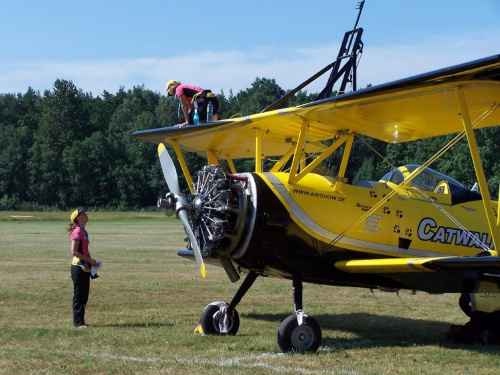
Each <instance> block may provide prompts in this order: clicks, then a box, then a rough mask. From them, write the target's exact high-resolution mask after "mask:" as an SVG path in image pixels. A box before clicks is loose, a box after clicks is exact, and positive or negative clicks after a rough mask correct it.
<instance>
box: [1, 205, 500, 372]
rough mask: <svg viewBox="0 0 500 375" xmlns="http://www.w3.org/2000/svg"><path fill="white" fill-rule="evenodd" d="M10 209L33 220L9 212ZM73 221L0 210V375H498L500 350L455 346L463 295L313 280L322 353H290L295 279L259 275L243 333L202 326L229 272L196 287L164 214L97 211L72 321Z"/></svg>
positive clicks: (309, 300)
mask: <svg viewBox="0 0 500 375" xmlns="http://www.w3.org/2000/svg"><path fill="white" fill-rule="evenodd" d="M10 215H17V216H33V217H31V218H17V219H15V218H11V217H10ZM67 217H69V213H36V212H35V213H9V212H0V328H1V330H0V373H2V374H13V373H21V374H68V373H69V374H77V373H88V374H270V373H272V374H297V373H299V374H479V373H480V374H498V372H499V366H500V354H499V353H500V348H499V347H482V346H480V345H479V344H478V345H472V346H461V345H456V344H452V343H449V342H447V341H446V339H445V334H446V331H447V330H448V328H449V325H450V324H452V323H453V324H462V323H464V322H465V321H466V317H465V315H463V313H462V312H461V311H460V309H459V308H458V304H457V298H458V296H457V295H428V294H425V293H417V294H416V295H412V294H411V293H410V292H407V291H402V292H400V295H399V296H398V295H396V294H393V293H390V294H389V293H382V292H379V291H374V292H373V293H371V292H370V291H369V290H364V289H355V288H337V287H323V286H317V285H308V284H305V285H304V307H305V309H306V311H307V312H308V313H309V314H310V315H311V316H313V317H315V318H316V319H317V320H318V322H319V323H320V325H321V327H322V330H323V343H322V346H321V348H320V350H319V351H318V353H316V354H309V355H282V354H280V353H279V347H278V345H277V342H276V335H277V330H278V327H279V324H280V322H281V321H282V320H283V319H284V318H286V317H287V316H288V315H290V313H291V311H292V308H293V296H292V287H291V282H289V281H286V280H277V279H263V278H259V279H258V280H257V281H256V283H255V284H254V286H253V287H252V289H250V291H249V292H248V293H247V295H246V296H245V297H244V298H243V300H242V302H241V303H240V305H239V306H238V311H239V313H240V318H241V326H240V330H239V332H238V334H237V335H236V336H228V337H225V336H200V335H197V334H194V333H193V331H194V329H195V328H196V326H197V324H198V319H199V316H200V314H201V312H202V310H203V309H204V307H205V306H206V305H207V304H208V303H210V302H212V301H218V300H226V301H228V302H229V301H230V300H231V298H232V297H233V295H234V293H235V292H236V290H237V288H238V286H239V285H240V284H241V281H239V282H237V283H235V284H231V283H230V282H229V281H228V279H227V276H226V275H225V273H224V271H223V269H222V268H219V267H210V266H208V268H207V279H205V280H203V279H201V276H199V274H198V273H197V271H196V265H195V263H194V262H189V261H187V260H184V259H182V258H180V257H179V256H177V254H176V252H177V250H180V249H183V248H184V247H185V245H184V242H183V238H184V235H183V233H184V232H183V229H182V227H181V224H180V222H179V221H177V220H174V219H167V218H165V217H164V216H163V215H162V214H161V213H156V212H150V213H133V214H132V213H104V212H102V213H101V212H96V213H92V212H89V217H90V222H89V223H88V225H87V229H88V231H89V233H90V240H91V243H90V249H91V252H92V255H93V256H94V257H95V258H97V259H99V260H101V261H102V263H103V265H104V267H103V269H102V270H101V272H100V278H99V279H97V280H93V281H92V283H91V284H92V285H91V292H90V299H89V303H88V306H87V314H86V321H87V323H88V324H89V328H88V329H86V330H81V329H75V328H74V327H73V326H72V312H71V299H72V283H71V279H70V275H69V268H70V262H71V256H70V240H69V237H68V235H67V234H66V227H67V224H68V219H67Z"/></svg>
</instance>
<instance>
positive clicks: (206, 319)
mask: <svg viewBox="0 0 500 375" xmlns="http://www.w3.org/2000/svg"><path fill="white" fill-rule="evenodd" d="M219 312H220V307H219V306H218V305H208V306H207V307H205V310H203V312H202V313H201V318H200V324H201V328H202V329H203V333H205V334H207V335H221V334H222V335H236V333H237V332H238V329H239V328H240V316H239V314H238V311H237V310H236V309H235V310H234V313H233V314H232V315H229V319H228V327H227V333H221V332H220V328H219V319H218V315H219V314H218V313H219Z"/></svg>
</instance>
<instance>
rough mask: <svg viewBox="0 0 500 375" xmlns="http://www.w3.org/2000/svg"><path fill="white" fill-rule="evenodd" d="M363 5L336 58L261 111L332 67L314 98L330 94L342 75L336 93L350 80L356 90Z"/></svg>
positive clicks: (270, 108) (361, 4)
mask: <svg viewBox="0 0 500 375" xmlns="http://www.w3.org/2000/svg"><path fill="white" fill-rule="evenodd" d="M364 5H365V0H362V1H361V2H359V3H358V5H357V7H356V9H358V10H359V12H358V17H357V18H356V22H355V23H354V29H352V30H351V31H348V32H346V33H345V35H344V40H343V41H342V45H341V47H340V50H339V53H338V56H337V59H336V60H335V61H334V62H333V63H331V64H329V65H328V66H326V67H324V68H323V69H322V70H320V71H319V72H318V73H316V74H315V75H313V76H312V77H311V78H309V79H308V80H306V81H304V82H303V83H301V84H300V85H299V86H297V87H296V88H295V89H293V90H292V91H290V92H289V93H288V94H286V95H284V96H283V97H281V98H280V99H278V100H277V101H275V102H274V103H273V104H271V105H270V106H269V107H267V108H265V109H263V110H262V111H261V113H262V112H268V111H272V110H274V109H276V108H278V107H279V106H280V105H281V104H283V103H284V102H286V101H287V100H288V99H289V98H291V97H292V96H293V95H295V94H296V93H297V92H299V91H300V90H302V89H303V88H304V87H306V86H307V85H308V84H310V83H311V82H313V81H314V80H316V79H317V78H319V77H321V76H322V75H323V74H325V73H326V72H327V71H329V70H330V69H332V72H331V73H330V78H328V82H327V83H326V86H325V88H324V89H323V91H321V92H320V93H319V94H318V95H317V96H316V98H315V100H320V99H325V98H327V97H329V96H330V95H331V94H332V90H333V85H334V84H335V82H337V81H338V79H339V78H340V77H342V76H343V79H342V84H341V86H340V90H339V91H338V93H339V94H342V93H344V91H345V87H346V86H347V83H348V82H352V87H353V91H356V61H357V60H358V55H360V54H361V53H362V52H363V42H362V41H361V35H362V34H363V29H362V28H359V29H358V22H359V18H360V17H361V12H362V11H363V6H364ZM353 42H354V44H353ZM351 45H352V48H351ZM344 60H347V62H346V63H345V64H344V66H343V67H342V68H341V67H340V66H341V64H342V62H343V61H344Z"/></svg>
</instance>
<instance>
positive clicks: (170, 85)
mask: <svg viewBox="0 0 500 375" xmlns="http://www.w3.org/2000/svg"><path fill="white" fill-rule="evenodd" d="M180 84H181V83H180V82H179V81H175V80H173V79H171V80H170V81H168V82H167V84H166V85H165V87H166V88H167V92H168V96H174V93H173V91H172V88H176V87H177V86H179V85H180Z"/></svg>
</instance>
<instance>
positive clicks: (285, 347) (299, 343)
mask: <svg viewBox="0 0 500 375" xmlns="http://www.w3.org/2000/svg"><path fill="white" fill-rule="evenodd" d="M320 344H321V328H320V326H319V324H318V322H317V321H316V319H313V318H311V317H310V316H308V317H306V318H305V323H304V324H302V325H301V326H299V323H298V322H297V317H296V316H295V315H290V316H289V317H288V318H286V319H285V320H283V322H282V323H281V325H280V328H279V330H278V345H279V346H280V349H281V350H282V351H283V352H284V353H286V352H315V351H316V350H318V348H319V345H320Z"/></svg>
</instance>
